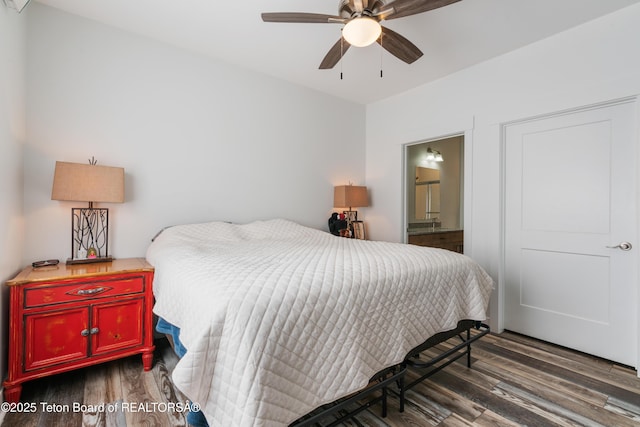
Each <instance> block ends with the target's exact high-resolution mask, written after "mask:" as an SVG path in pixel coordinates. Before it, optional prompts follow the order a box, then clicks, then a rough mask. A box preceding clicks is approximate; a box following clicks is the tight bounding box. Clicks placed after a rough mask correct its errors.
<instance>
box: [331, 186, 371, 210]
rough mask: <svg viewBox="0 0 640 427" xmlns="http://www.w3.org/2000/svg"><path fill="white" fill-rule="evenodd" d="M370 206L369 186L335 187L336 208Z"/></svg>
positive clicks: (334, 205) (334, 200)
mask: <svg viewBox="0 0 640 427" xmlns="http://www.w3.org/2000/svg"><path fill="white" fill-rule="evenodd" d="M366 206H369V196H368V194H367V187H361V186H357V185H339V186H337V187H334V189H333V207H334V208H358V207H366Z"/></svg>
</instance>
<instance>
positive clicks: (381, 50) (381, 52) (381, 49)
mask: <svg viewBox="0 0 640 427" xmlns="http://www.w3.org/2000/svg"><path fill="white" fill-rule="evenodd" d="M383 50H384V49H383V48H382V33H380V78H382V54H383Z"/></svg>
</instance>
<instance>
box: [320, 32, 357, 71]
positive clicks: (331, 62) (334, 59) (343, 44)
mask: <svg viewBox="0 0 640 427" xmlns="http://www.w3.org/2000/svg"><path fill="white" fill-rule="evenodd" d="M349 47H351V45H350V44H349V43H348V42H347V41H346V40H345V39H343V38H342V37H340V40H338V41H337V42H336V44H334V45H333V47H332V48H331V49H329V52H327V54H326V55H325V57H324V59H323V60H322V62H321V63H320V67H319V68H320V69H321V70H328V69H330V68H333V67H334V66H335V65H336V64H337V63H338V61H340V59H341V58H342V56H343V55H344V54H345V53H347V50H349Z"/></svg>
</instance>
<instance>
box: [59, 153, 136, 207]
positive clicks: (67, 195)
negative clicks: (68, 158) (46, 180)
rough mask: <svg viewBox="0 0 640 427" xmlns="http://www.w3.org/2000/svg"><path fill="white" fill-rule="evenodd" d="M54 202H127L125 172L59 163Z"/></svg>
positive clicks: (105, 167) (122, 170) (120, 169)
mask: <svg viewBox="0 0 640 427" xmlns="http://www.w3.org/2000/svg"><path fill="white" fill-rule="evenodd" d="M51 200H70V201H78V202H103V203H123V202H124V168H117V167H111V166H98V165H87V164H81V163H68V162H56V169H55V173H54V175H53V189H52V190H51Z"/></svg>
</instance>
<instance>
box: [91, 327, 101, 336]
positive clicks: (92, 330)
mask: <svg viewBox="0 0 640 427" xmlns="http://www.w3.org/2000/svg"><path fill="white" fill-rule="evenodd" d="M89 332H90V333H91V335H93V334H97V333H98V332H100V329H98V328H91V330H90V331H89Z"/></svg>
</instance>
